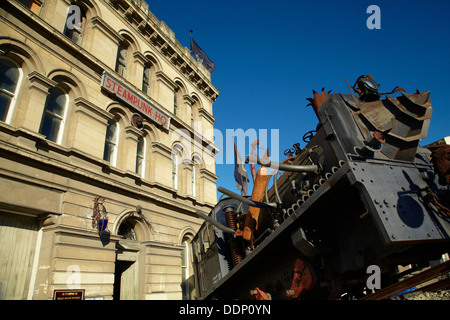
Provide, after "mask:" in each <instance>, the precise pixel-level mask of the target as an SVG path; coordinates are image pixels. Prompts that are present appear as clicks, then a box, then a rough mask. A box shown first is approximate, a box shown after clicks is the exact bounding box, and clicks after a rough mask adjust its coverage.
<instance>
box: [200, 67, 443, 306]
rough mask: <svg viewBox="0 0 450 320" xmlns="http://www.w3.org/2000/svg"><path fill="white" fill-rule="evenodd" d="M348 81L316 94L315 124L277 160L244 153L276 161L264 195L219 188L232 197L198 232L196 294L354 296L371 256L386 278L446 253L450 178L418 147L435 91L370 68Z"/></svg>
mask: <svg viewBox="0 0 450 320" xmlns="http://www.w3.org/2000/svg"><path fill="white" fill-rule="evenodd" d="M349 87H350V86H349ZM353 91H354V92H355V93H356V94H355V93H353V92H352V91H350V94H340V93H336V94H331V95H329V94H328V93H326V92H325V91H324V90H323V89H322V91H321V92H320V93H317V92H315V91H314V92H313V93H314V98H313V99H308V100H309V101H310V102H311V105H312V106H313V108H314V111H315V113H316V115H317V117H318V120H319V124H318V125H317V128H316V130H313V131H310V132H307V133H306V134H305V135H304V136H303V140H304V141H305V142H306V143H307V144H306V146H305V147H304V148H303V149H300V147H299V145H298V144H296V145H294V148H293V149H288V150H286V152H285V155H287V159H286V160H285V161H283V162H282V163H273V162H270V161H268V160H267V159H260V158H258V157H257V156H255V155H250V156H249V157H247V161H248V162H251V163H256V164H260V165H262V166H261V168H275V169H277V170H278V171H276V173H275V174H274V175H273V183H272V185H270V182H269V186H268V187H267V188H268V190H267V189H266V187H265V186H267V183H266V181H265V182H264V183H266V184H265V185H264V189H265V190H264V193H263V195H264V196H263V197H262V198H258V199H256V198H254V195H253V194H252V196H251V197H241V196H239V195H237V194H235V193H233V192H231V191H229V190H226V189H224V188H221V187H219V191H220V192H222V193H224V194H226V195H228V196H229V198H225V199H223V200H221V201H219V203H218V204H217V206H216V207H215V208H214V209H213V210H212V212H211V214H210V215H209V217H205V219H209V221H210V222H211V221H212V222H215V223H214V224H212V223H210V222H206V223H205V224H204V225H203V226H202V228H201V229H200V231H199V233H198V234H197V236H196V237H195V239H194V241H193V246H194V264H195V279H196V287H197V297H198V298H199V299H213V298H215V299H249V298H252V296H253V297H256V298H261V299H262V298H272V299H338V298H341V296H343V295H344V294H346V296H354V297H361V296H364V295H365V294H366V293H367V288H366V280H367V277H368V275H367V267H368V266H370V265H376V266H378V267H379V268H380V270H381V281H382V286H387V285H390V284H392V283H395V282H396V281H398V276H397V274H398V266H399V265H408V264H427V263H428V262H429V261H431V260H436V259H439V258H440V257H441V256H442V254H444V253H446V252H448V251H450V210H449V202H448V199H449V191H448V186H443V185H441V184H440V182H441V183H442V181H445V179H444V180H443V179H439V177H438V175H437V174H436V172H435V170H434V168H433V165H432V163H431V162H430V156H432V154H431V151H430V150H429V149H425V148H422V147H420V146H419V141H420V139H422V138H424V137H426V135H427V132H428V127H429V123H430V118H431V114H432V107H431V100H430V98H429V94H430V92H429V91H427V92H419V91H417V92H416V93H413V94H407V93H406V92H405V91H404V90H403V89H398V88H396V89H395V90H393V91H392V92H390V93H389V94H386V93H379V92H378V84H377V83H376V82H375V81H374V80H373V79H372V77H371V76H361V77H360V78H358V80H357V81H356V82H355V85H354V86H353ZM394 92H397V93H398V92H399V93H400V95H398V96H397V97H391V95H392V94H393V93H394ZM383 96H385V98H384V99H381V97H383ZM432 150H433V149H432ZM280 172H282V174H281V173H280ZM267 180H268V179H267ZM256 186H257V184H256V183H255V187H256ZM259 194H260V195H261V191H260V192H259ZM261 199H262V200H261ZM252 208H253V211H252ZM255 208H257V209H258V210H257V213H255Z"/></svg>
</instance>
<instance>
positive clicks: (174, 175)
mask: <svg viewBox="0 0 450 320" xmlns="http://www.w3.org/2000/svg"><path fill="white" fill-rule="evenodd" d="M172 187H173V188H174V189H175V190H178V154H174V153H172Z"/></svg>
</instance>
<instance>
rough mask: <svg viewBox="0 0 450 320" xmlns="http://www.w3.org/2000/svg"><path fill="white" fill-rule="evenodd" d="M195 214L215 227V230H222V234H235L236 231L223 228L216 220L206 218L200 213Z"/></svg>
mask: <svg viewBox="0 0 450 320" xmlns="http://www.w3.org/2000/svg"><path fill="white" fill-rule="evenodd" d="M195 213H196V214H197V215H198V216H199V217H200V218H202V219H203V220H206V221H208V222H209V223H211V224H213V225H215V226H216V227H217V228H219V229H220V230H222V231H223V232H226V233H231V234H235V232H236V230H233V229H231V228H228V227H225V226H224V225H223V224H221V223H219V222H217V221H216V220H214V219H213V218H211V217H209V216H207V215H206V214H204V213H201V212H200V211H195Z"/></svg>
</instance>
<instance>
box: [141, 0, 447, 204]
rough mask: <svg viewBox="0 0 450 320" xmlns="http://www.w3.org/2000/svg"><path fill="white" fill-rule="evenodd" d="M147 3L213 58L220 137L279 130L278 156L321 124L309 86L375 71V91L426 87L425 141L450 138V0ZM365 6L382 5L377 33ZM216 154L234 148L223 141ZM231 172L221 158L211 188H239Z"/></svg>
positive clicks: (330, 85)
mask: <svg viewBox="0 0 450 320" xmlns="http://www.w3.org/2000/svg"><path fill="white" fill-rule="evenodd" d="M148 3H149V6H150V10H151V11H152V12H153V14H155V16H156V17H157V18H158V19H159V20H163V21H164V22H165V23H166V24H167V25H168V26H169V27H170V28H171V29H172V30H173V31H174V32H175V35H176V37H177V39H178V41H180V43H181V44H182V45H184V46H186V47H189V39H190V38H189V30H191V29H192V30H194V33H193V37H194V39H195V40H196V42H197V43H198V44H199V45H200V47H201V48H202V49H203V50H204V51H205V52H206V53H207V54H208V56H209V57H210V58H211V60H212V61H214V62H215V64H216V70H215V71H214V72H213V73H212V76H211V77H212V83H213V84H214V85H215V86H216V88H217V89H218V90H219V91H220V95H219V97H218V99H217V100H216V102H215V103H214V104H213V115H214V117H215V118H216V122H215V128H216V129H218V130H220V131H221V132H223V135H224V137H225V133H226V129H235V130H236V129H238V128H242V129H243V130H244V131H245V130H248V129H250V128H254V129H255V130H257V131H258V130H259V129H267V130H268V133H270V131H271V129H278V130H279V144H280V147H279V150H276V151H277V152H279V154H280V159H283V157H284V156H283V154H282V152H283V151H284V150H285V149H287V148H290V147H292V145H293V144H294V143H296V142H300V143H301V146H302V147H303V146H304V145H305V143H303V141H302V136H303V134H304V133H305V132H307V131H309V130H313V129H315V127H316V125H317V123H318V121H317V118H316V117H315V114H314V112H313V110H312V109H311V107H306V104H307V103H308V102H307V101H306V98H309V97H312V90H313V89H314V90H316V91H318V90H320V89H321V88H322V87H325V89H326V90H332V92H334V93H338V92H342V93H348V92H349V90H348V87H347V84H346V80H345V77H347V78H348V80H349V82H350V84H351V85H353V83H354V81H355V80H356V78H357V77H358V76H360V75H362V74H372V75H373V76H374V79H375V80H376V81H377V82H378V83H379V84H381V86H380V91H381V92H389V91H391V90H392V89H393V88H394V87H395V86H397V85H398V86H400V87H402V88H404V89H405V90H406V91H407V92H414V91H415V90H416V88H418V89H419V90H421V91H425V90H430V91H431V96H430V97H431V99H432V101H433V117H432V119H431V126H430V130H429V132H428V137H427V138H425V139H424V140H423V141H422V145H424V144H427V143H431V142H433V141H436V140H438V139H440V138H442V137H445V136H449V135H450V129H449V126H450V121H449V119H450V103H449V100H448V98H447V97H446V94H447V93H448V92H450V87H449V85H450V81H449V75H450V37H449V31H450V19H449V18H448V16H449V14H450V1H433V0H429V1H411V0H410V1H374V0H371V1H364V0H363V1H285V0H277V1H264V0H259V1H242V0H240V1H235V0H229V1H213V0H210V1H204V0H196V1H178V0H172V1H156V0H149V1H148ZM370 5H378V6H379V7H380V9H381V29H379V30H376V29H374V30H369V29H368V28H367V27H366V21H367V19H368V18H369V16H370V14H367V13H366V10H367V7H368V6H370ZM269 141H270V140H269ZM269 146H270V144H269ZM221 152H223V153H226V152H232V150H227V149H226V145H224V146H223V148H222V150H221ZM271 152H274V151H271ZM240 153H241V155H242V157H243V156H244V154H248V150H241V149H240ZM218 156H220V154H219V155H218ZM224 159H225V158H224ZM233 171H234V165H233V164H217V165H216V173H217V175H218V176H219V179H218V181H217V185H218V186H223V187H225V188H227V189H230V190H232V191H235V192H237V190H236V184H235V181H234V177H233ZM247 171H249V170H248V167H247ZM251 187H252V186H251V185H250V188H249V193H250V194H251ZM219 196H220V195H219Z"/></svg>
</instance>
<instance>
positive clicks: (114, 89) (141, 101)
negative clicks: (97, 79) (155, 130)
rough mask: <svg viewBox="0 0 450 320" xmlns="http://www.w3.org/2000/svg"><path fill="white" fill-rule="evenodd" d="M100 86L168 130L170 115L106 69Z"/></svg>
mask: <svg viewBox="0 0 450 320" xmlns="http://www.w3.org/2000/svg"><path fill="white" fill-rule="evenodd" d="M101 87H102V88H103V89H105V90H106V91H108V92H110V93H112V94H114V95H115V96H116V98H117V99H119V100H121V101H123V102H124V103H126V104H127V105H129V106H131V107H132V108H134V109H135V110H137V111H139V112H140V113H142V114H143V115H144V116H146V117H147V118H148V119H150V120H152V121H153V122H155V123H157V124H159V125H161V126H163V127H164V128H166V129H167V130H169V125H170V116H169V115H168V114H167V113H165V112H163V111H162V110H160V109H159V108H157V107H156V106H154V105H153V104H152V103H150V101H148V100H147V99H145V98H143V97H142V96H141V95H139V94H138V93H137V92H135V91H134V90H133V89H131V88H129V87H128V86H127V85H125V84H124V83H122V82H121V81H119V80H117V79H116V78H115V77H113V76H112V75H110V74H109V73H107V72H106V71H105V72H103V77H102V84H101Z"/></svg>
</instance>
